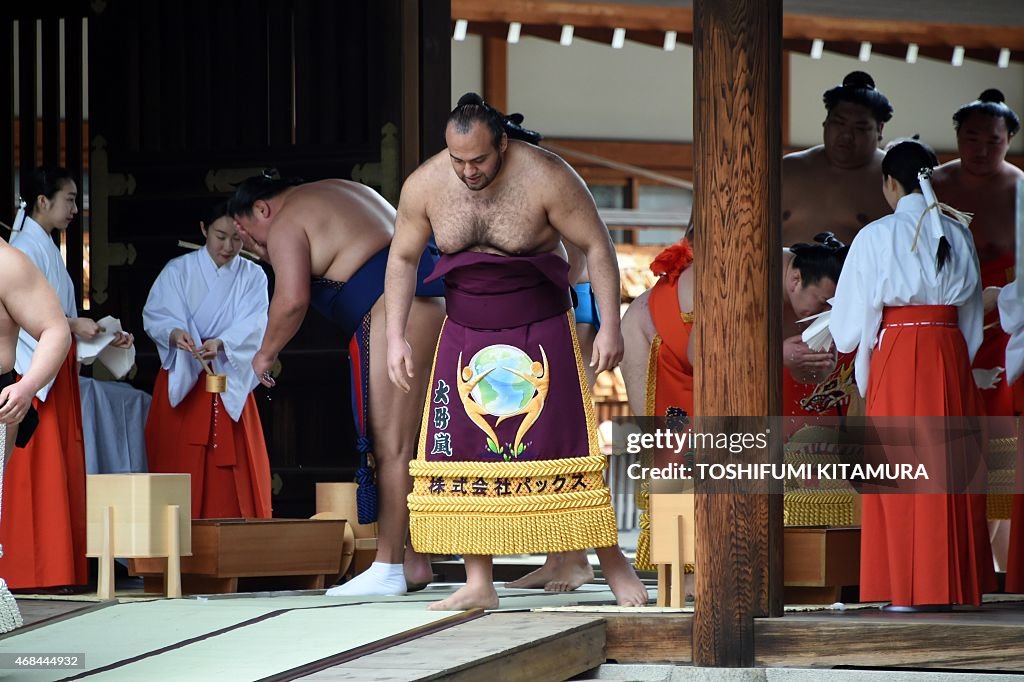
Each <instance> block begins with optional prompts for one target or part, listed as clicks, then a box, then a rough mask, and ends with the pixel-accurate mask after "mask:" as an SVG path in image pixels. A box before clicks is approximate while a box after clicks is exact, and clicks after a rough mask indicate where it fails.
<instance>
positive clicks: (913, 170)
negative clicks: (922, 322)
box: [882, 135, 952, 271]
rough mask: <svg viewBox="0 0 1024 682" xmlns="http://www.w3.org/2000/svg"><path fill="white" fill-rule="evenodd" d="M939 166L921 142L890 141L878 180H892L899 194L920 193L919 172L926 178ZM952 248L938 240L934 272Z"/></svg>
mask: <svg viewBox="0 0 1024 682" xmlns="http://www.w3.org/2000/svg"><path fill="white" fill-rule="evenodd" d="M937 165H939V159H938V157H936V156H935V151H934V150H933V149H932V148H931V147H929V146H928V145H926V144H925V143H924V142H921V140H919V139H917V135H915V136H914V137H910V138H907V137H904V138H900V139H897V140H893V141H892V142H891V143H889V146H888V147H887V148H886V151H885V158H884V159H882V177H885V178H895V179H896V182H898V183H900V186H901V187H902V188H903V191H904V192H906V193H907V194H910V193H911V192H917V191H920V190H921V180H920V179H919V178H918V176H919V175H920V174H921V173H922V172H923V173H924V174H925V175H926V176H928V177H930V176H931V172H932V169H933V168H935V167H936V166H937ZM951 250H952V247H951V246H950V244H949V240H948V239H946V238H945V237H944V236H943V237H940V238H939V246H938V248H937V249H936V250H935V269H936V270H937V271H941V270H942V266H943V265H945V264H946V261H948V260H949V254H950V251H951Z"/></svg>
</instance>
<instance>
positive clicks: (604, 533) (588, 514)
mask: <svg viewBox="0 0 1024 682" xmlns="http://www.w3.org/2000/svg"><path fill="white" fill-rule="evenodd" d="M409 532H410V535H411V536H412V543H413V546H414V547H416V549H417V550H418V551H421V552H426V553H433V554H485V555H494V554H498V555H501V554H533V553H543V552H569V551H572V550H577V549H589V548H591V547H612V546H614V545H616V544H618V534H617V531H616V529H615V512H613V511H612V508H611V505H609V504H604V505H601V506H599V507H588V508H584V509H564V508H562V509H558V510H556V511H552V512H542V513H534V514H519V515H516V514H509V515H501V516H497V517H496V516H480V515H474V514H456V515H453V514H448V513H445V514H414V515H412V517H411V518H410V524H409Z"/></svg>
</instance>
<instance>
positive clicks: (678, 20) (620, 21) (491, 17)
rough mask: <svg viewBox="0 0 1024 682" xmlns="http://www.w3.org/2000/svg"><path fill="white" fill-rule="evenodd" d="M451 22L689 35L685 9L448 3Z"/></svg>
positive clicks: (522, 0) (525, 0)
mask: <svg viewBox="0 0 1024 682" xmlns="http://www.w3.org/2000/svg"><path fill="white" fill-rule="evenodd" d="M452 19H453V20H455V19H466V20H467V21H469V22H470V30H472V28H473V24H474V23H478V22H497V23H504V24H506V25H507V24H508V23H509V22H512V21H518V22H520V23H521V24H523V25H524V28H525V25H526V24H547V25H555V26H561V25H563V24H572V25H573V26H575V27H576V28H577V29H579V28H588V27H589V28H624V29H626V31H630V30H634V29H635V30H654V31H666V30H674V31H678V32H681V33H683V32H685V33H689V32H690V31H691V27H692V26H693V10H692V9H691V8H689V7H674V6H659V5H637V4H629V3H621V2H619V3H616V2H595V3H585V2H545V1H544V0H506V1H505V2H493V1H492V0H452Z"/></svg>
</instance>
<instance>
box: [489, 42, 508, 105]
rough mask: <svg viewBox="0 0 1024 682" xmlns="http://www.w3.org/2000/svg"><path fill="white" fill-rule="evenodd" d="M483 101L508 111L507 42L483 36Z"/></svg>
mask: <svg viewBox="0 0 1024 682" xmlns="http://www.w3.org/2000/svg"><path fill="white" fill-rule="evenodd" d="M483 67H484V92H483V96H484V101H485V102H487V103H488V104H490V105H491V106H492V107H494V108H495V109H497V110H498V111H503V112H505V113H508V43H507V42H505V39H504V38H496V37H494V36H484V59H483Z"/></svg>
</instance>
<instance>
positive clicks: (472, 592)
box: [427, 583, 498, 611]
mask: <svg viewBox="0 0 1024 682" xmlns="http://www.w3.org/2000/svg"><path fill="white" fill-rule="evenodd" d="M496 608H498V592H497V590H495V589H494V585H493V584H492V583H485V584H483V585H479V586H473V585H463V586H462V587H460V588H459V589H458V590H456V591H455V594H453V595H452V596H450V597H448V598H447V599H442V600H441V601H436V602H434V603H433V604H431V605H430V606H428V607H427V609H428V610H430V611H465V610H467V609H496Z"/></svg>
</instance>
